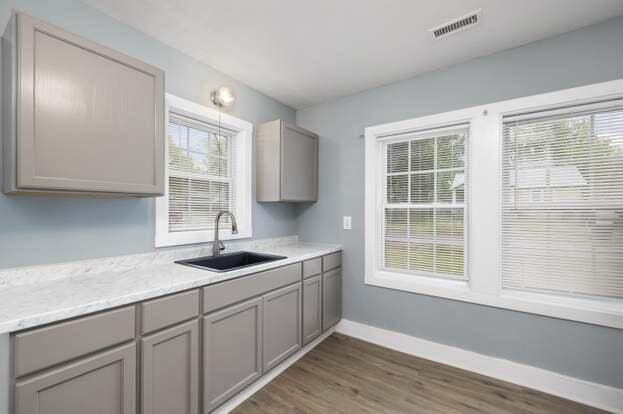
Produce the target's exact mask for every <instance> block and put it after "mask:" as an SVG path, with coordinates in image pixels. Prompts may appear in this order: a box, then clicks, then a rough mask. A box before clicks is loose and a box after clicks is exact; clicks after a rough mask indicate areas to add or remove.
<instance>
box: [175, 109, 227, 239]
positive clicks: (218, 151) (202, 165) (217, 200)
mask: <svg viewBox="0 0 623 414" xmlns="http://www.w3.org/2000/svg"><path fill="white" fill-rule="evenodd" d="M168 128H169V223H168V225H169V231H170V232H183V231H197V230H214V220H215V218H216V215H217V213H218V212H219V211H221V210H230V211H232V212H233V213H234V214H235V215H237V211H236V206H237V204H236V199H235V194H236V191H235V188H234V187H235V177H234V171H235V168H234V165H233V162H234V161H233V160H234V157H233V154H234V153H235V151H234V146H235V145H236V142H235V135H234V134H233V133H232V132H230V131H228V130H224V129H221V134H220V135H219V133H218V129H217V127H215V126H213V125H211V124H208V123H204V122H200V121H196V120H193V119H189V118H186V117H183V116H180V115H176V114H170V117H169V127H168ZM237 216H238V215H237ZM227 226H230V224H229V217H228V216H224V217H223V218H222V220H221V221H220V227H221V228H226V227H227Z"/></svg>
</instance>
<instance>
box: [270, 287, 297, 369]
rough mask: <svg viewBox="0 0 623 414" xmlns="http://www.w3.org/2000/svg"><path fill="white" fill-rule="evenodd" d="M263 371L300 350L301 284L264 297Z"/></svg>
mask: <svg viewBox="0 0 623 414" xmlns="http://www.w3.org/2000/svg"><path fill="white" fill-rule="evenodd" d="M263 334H264V357H263V361H264V372H266V371H268V370H269V369H271V368H274V367H275V366H276V365H279V363H281V362H282V361H283V360H285V359H286V358H287V357H289V356H290V355H292V354H293V353H294V352H296V351H297V350H299V349H300V348H301V283H297V284H295V285H293V286H288V287H285V288H283V289H279V290H277V291H275V292H272V293H269V294H267V295H265V296H264V332H263Z"/></svg>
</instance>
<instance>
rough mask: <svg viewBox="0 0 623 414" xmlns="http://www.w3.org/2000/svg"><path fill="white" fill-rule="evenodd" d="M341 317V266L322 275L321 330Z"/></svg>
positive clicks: (327, 327)
mask: <svg viewBox="0 0 623 414" xmlns="http://www.w3.org/2000/svg"><path fill="white" fill-rule="evenodd" d="M340 319H342V268H337V269H334V270H331V271H330V272H326V273H324V274H323V275H322V330H323V331H326V330H327V329H329V328H330V327H332V326H333V325H335V324H336V323H338V322H339V321H340Z"/></svg>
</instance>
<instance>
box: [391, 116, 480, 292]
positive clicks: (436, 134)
mask: <svg viewBox="0 0 623 414" xmlns="http://www.w3.org/2000/svg"><path fill="white" fill-rule="evenodd" d="M468 135H469V127H468V126H467V125H460V126H453V127H450V128H443V129H437V130H431V131H426V132H423V133H416V134H410V135H408V136H403V137H399V138H395V139H391V140H388V141H387V142H386V143H385V144H384V145H383V150H384V153H385V160H386V161H385V168H384V171H383V175H384V176H383V182H384V190H385V191H384V194H385V196H384V197H383V203H382V215H383V230H382V232H383V236H382V237H383V261H382V262H383V265H384V267H385V268H386V269H390V270H397V271H399V272H401V273H405V272H407V273H414V274H417V275H423V276H432V277H442V278H450V279H462V280H466V279H467V274H466V272H465V269H466V266H465V262H466V258H465V250H466V248H465V247H466V246H465V233H466V232H465V223H466V219H465V217H466V204H465V194H466V190H467V189H466V185H467V180H466V175H465V174H466V152H465V150H466V142H467V139H468Z"/></svg>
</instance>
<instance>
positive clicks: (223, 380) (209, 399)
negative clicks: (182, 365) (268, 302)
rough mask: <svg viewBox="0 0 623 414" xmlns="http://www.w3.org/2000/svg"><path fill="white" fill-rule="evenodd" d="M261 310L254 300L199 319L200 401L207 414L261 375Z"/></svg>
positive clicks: (258, 301)
mask: <svg viewBox="0 0 623 414" xmlns="http://www.w3.org/2000/svg"><path fill="white" fill-rule="evenodd" d="M262 307H263V298H261V297H260V298H256V299H252V300H249V301H246V302H243V303H241V304H238V305H234V306H230V307H228V308H225V309H224V310H221V311H218V312H215V313H212V314H210V315H207V316H205V317H204V318H203V401H204V410H205V411H206V412H209V411H211V410H213V409H214V408H216V407H218V406H219V405H221V404H222V403H223V402H225V401H227V400H228V399H229V398H231V397H233V396H234V395H235V394H237V393H238V392H239V391H240V390H242V389H243V388H245V387H246V386H247V385H249V384H251V383H252V382H253V381H255V380H256V379H258V378H259V377H260V376H261V375H262V343H263V342H262Z"/></svg>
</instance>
